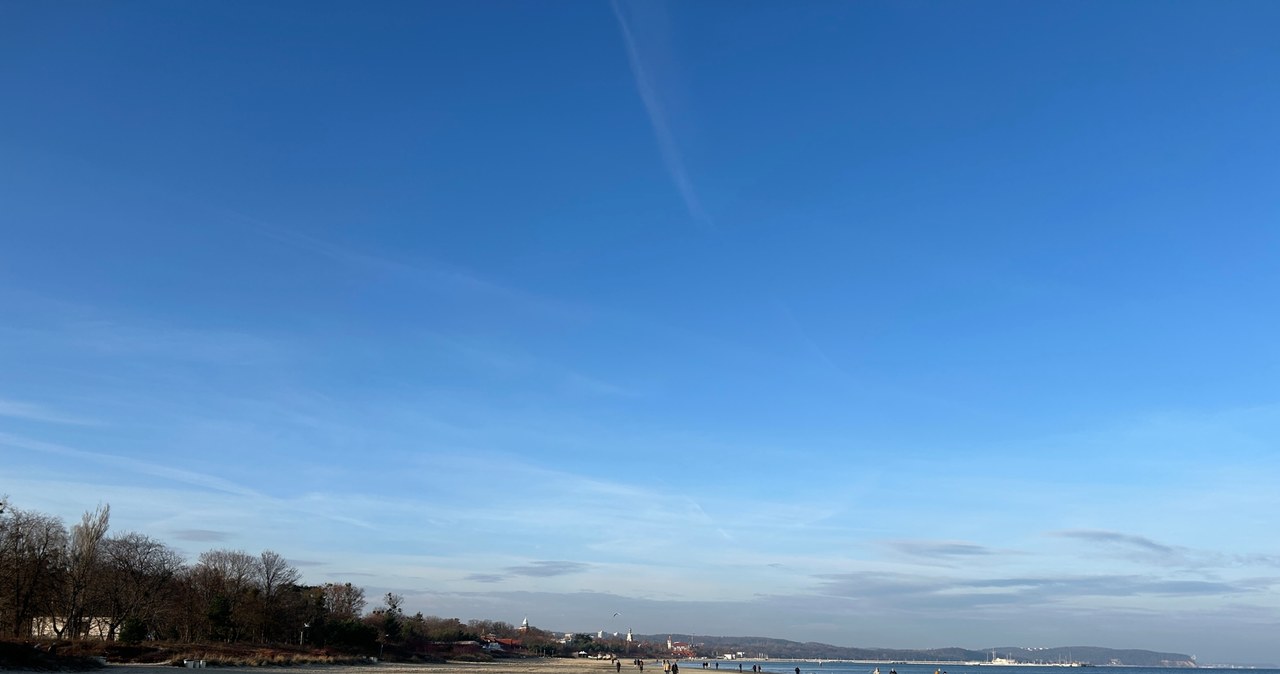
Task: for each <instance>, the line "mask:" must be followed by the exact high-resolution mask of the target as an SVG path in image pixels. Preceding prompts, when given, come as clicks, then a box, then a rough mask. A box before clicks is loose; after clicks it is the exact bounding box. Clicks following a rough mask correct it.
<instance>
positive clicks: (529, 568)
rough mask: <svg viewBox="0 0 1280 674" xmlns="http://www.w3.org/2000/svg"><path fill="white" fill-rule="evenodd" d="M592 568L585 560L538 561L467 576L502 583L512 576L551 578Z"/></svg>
mask: <svg viewBox="0 0 1280 674" xmlns="http://www.w3.org/2000/svg"><path fill="white" fill-rule="evenodd" d="M590 568H591V565H590V564H586V563H584V562H569V561H553V560H547V561H537V562H530V563H528V564H523V565H518V566H508V567H506V568H505V569H503V571H504V572H505V573H473V574H471V575H469V576H467V577H466V580H470V581H472V582H476V583H500V582H502V581H504V580H507V579H508V578H511V577H512V576H525V577H528V578H551V577H554V576H566V575H569V574H573V573H582V572H584V571H586V570H588V569H590Z"/></svg>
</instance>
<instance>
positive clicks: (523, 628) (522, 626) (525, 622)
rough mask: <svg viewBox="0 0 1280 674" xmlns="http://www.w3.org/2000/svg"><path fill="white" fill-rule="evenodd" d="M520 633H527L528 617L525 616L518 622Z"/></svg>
mask: <svg viewBox="0 0 1280 674" xmlns="http://www.w3.org/2000/svg"><path fill="white" fill-rule="evenodd" d="M520 631H521V632H528V631H529V616H525V617H524V620H522V621H520Z"/></svg>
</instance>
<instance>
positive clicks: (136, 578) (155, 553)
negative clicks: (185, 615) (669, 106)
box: [103, 533, 183, 639]
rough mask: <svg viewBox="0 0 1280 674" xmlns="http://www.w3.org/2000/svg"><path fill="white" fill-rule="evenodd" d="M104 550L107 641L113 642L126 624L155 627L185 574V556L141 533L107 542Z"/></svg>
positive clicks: (111, 539)
mask: <svg viewBox="0 0 1280 674" xmlns="http://www.w3.org/2000/svg"><path fill="white" fill-rule="evenodd" d="M103 549H104V551H105V553H106V554H105V557H106V561H107V573H108V574H109V579H108V581H107V582H106V583H105V584H104V590H105V591H104V599H105V602H104V607H105V608H106V611H107V619H108V623H107V629H108V632H107V635H108V638H109V639H114V638H115V635H116V631H117V630H118V629H119V628H120V625H121V624H122V623H124V621H126V620H130V619H133V620H138V621H141V622H142V623H144V624H146V625H148V626H151V625H154V623H155V622H156V620H157V618H158V617H159V613H160V612H161V611H162V610H163V609H164V608H165V605H166V603H167V602H166V600H167V599H168V597H169V596H170V595H171V594H172V592H173V589H174V587H173V581H174V578H175V576H176V575H177V574H178V572H179V571H181V570H182V566H183V561H182V555H180V554H178V552H177V551H175V550H174V549H172V548H170V547H169V546H167V545H165V544H164V543H161V542H160V541H158V540H156V539H154V538H151V537H150V536H144V535H142V534H138V533H127V534H124V535H123V536H118V537H113V538H108V539H107V540H106V542H105V544H104V546H103Z"/></svg>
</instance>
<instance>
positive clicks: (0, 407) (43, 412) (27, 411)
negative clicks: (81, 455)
mask: <svg viewBox="0 0 1280 674" xmlns="http://www.w3.org/2000/svg"><path fill="white" fill-rule="evenodd" d="M0 417H7V418H10V419H21V420H24V421H38V422H43V423H52V424H69V425H73V426H91V425H94V424H95V423H96V422H94V421H92V420H89V419H83V418H80V417H77V416H74V415H70V414H64V413H63V412H60V411H58V410H53V409H50V408H48V407H46V406H44V405H37V404H35V403H29V402H23V401H20V400H13V399H11V398H0Z"/></svg>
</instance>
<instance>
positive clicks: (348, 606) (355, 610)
mask: <svg viewBox="0 0 1280 674" xmlns="http://www.w3.org/2000/svg"><path fill="white" fill-rule="evenodd" d="M364 604H365V601H364V588H362V587H356V586H354V585H352V584H351V583H343V584H342V585H338V584H337V583H325V584H324V607H325V610H326V611H327V612H328V614H329V617H330V618H333V619H335V620H355V619H356V618H359V617H360V613H361V612H363V611H364Z"/></svg>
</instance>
